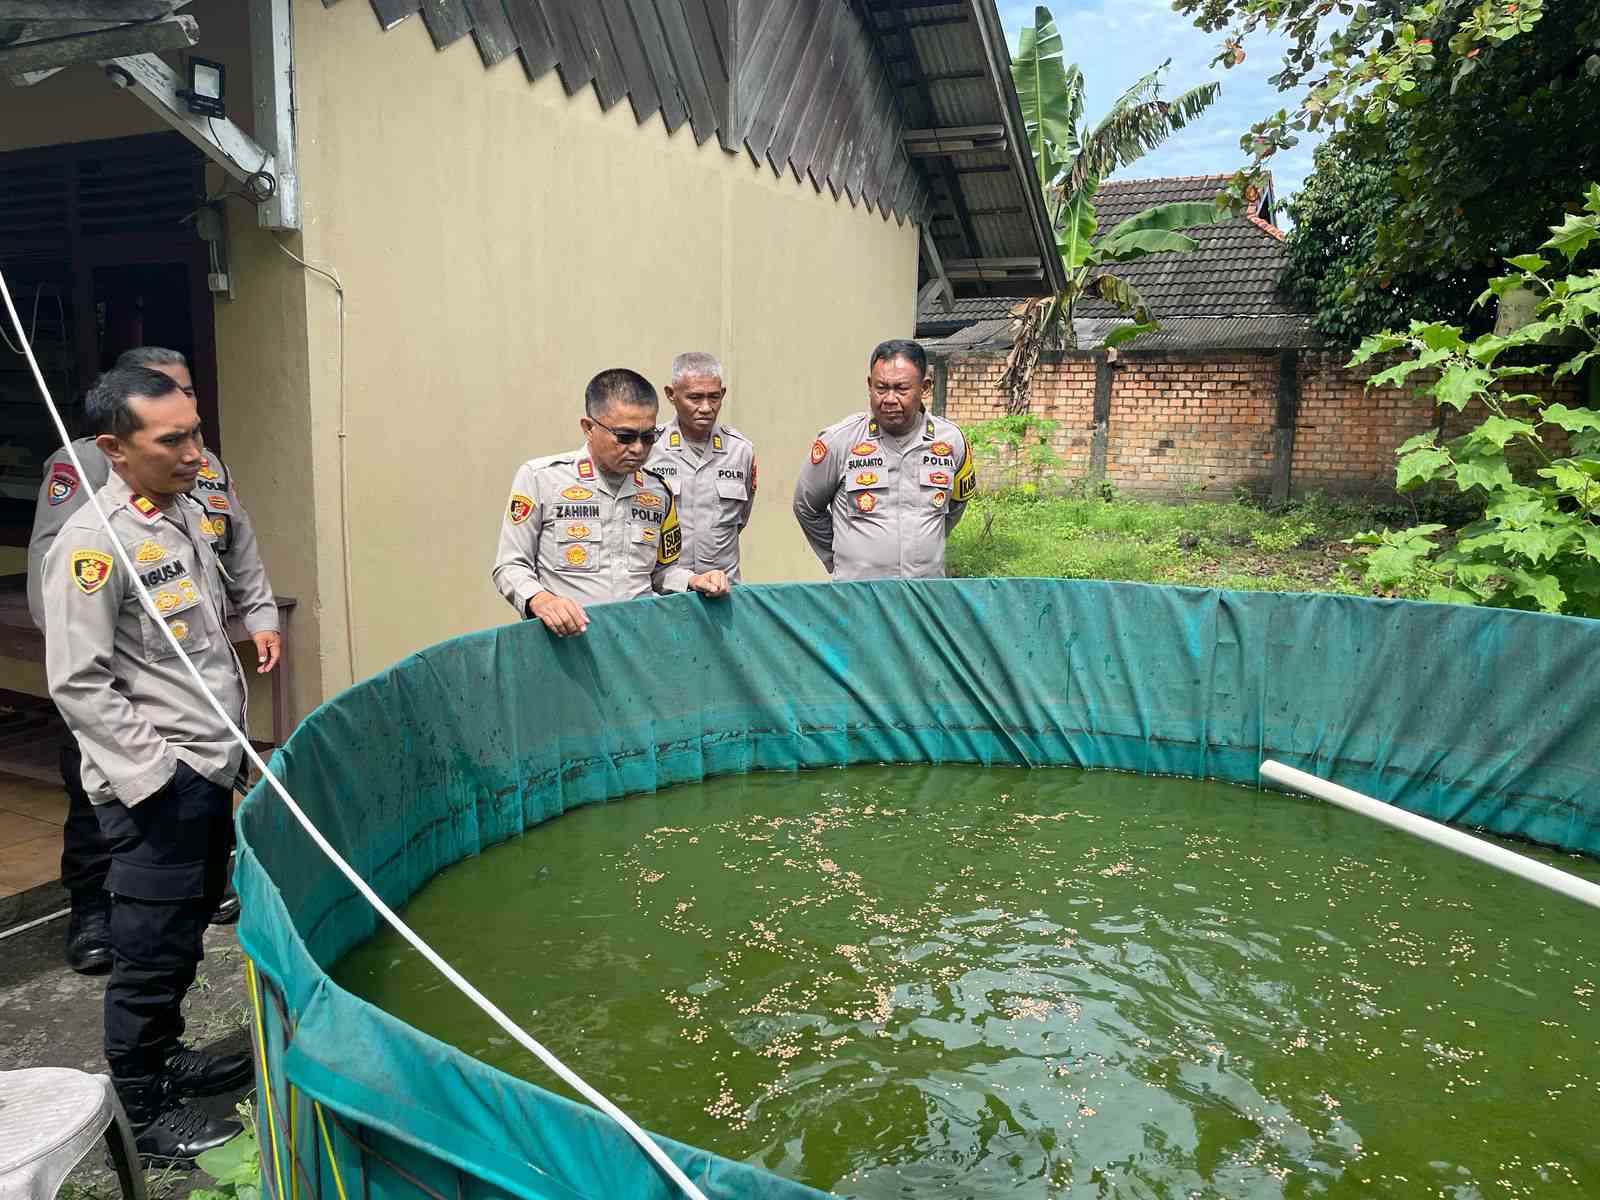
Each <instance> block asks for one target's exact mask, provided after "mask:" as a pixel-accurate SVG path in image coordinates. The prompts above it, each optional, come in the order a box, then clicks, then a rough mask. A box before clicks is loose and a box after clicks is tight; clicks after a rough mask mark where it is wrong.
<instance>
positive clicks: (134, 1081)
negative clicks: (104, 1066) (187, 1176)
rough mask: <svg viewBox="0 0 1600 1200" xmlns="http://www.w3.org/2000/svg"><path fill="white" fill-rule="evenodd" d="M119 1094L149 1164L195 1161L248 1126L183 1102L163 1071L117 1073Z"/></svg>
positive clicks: (161, 1164) (137, 1146) (142, 1156)
mask: <svg viewBox="0 0 1600 1200" xmlns="http://www.w3.org/2000/svg"><path fill="white" fill-rule="evenodd" d="M112 1083H114V1084H115V1085H116V1089H117V1098H118V1099H120V1100H121V1101H122V1107H123V1108H124V1109H125V1110H126V1111H127V1114H128V1124H130V1125H132V1126H133V1143H134V1146H135V1147H136V1148H137V1149H138V1151H139V1156H140V1157H141V1158H143V1159H144V1161H145V1165H147V1166H152V1167H165V1166H171V1165H173V1164H183V1165H189V1164H192V1163H193V1161H194V1160H195V1158H197V1157H198V1156H199V1155H201V1154H204V1153H205V1152H206V1151H207V1150H215V1149H216V1148H217V1147H218V1146H220V1145H222V1144H223V1143H224V1142H227V1141H229V1140H230V1139H232V1138H234V1137H237V1136H238V1135H239V1134H240V1133H241V1132H242V1131H243V1130H244V1126H243V1125H241V1124H239V1122H237V1121H225V1120H222V1119H221V1118H219V1117H213V1116H209V1115H208V1114H206V1113H204V1112H202V1111H201V1110H200V1109H198V1108H192V1107H190V1106H189V1105H187V1104H185V1103H183V1101H181V1100H180V1099H178V1097H177V1096H176V1095H175V1094H173V1091H172V1087H171V1084H170V1083H169V1082H168V1081H167V1080H166V1079H164V1078H163V1077H161V1076H159V1075H145V1076H139V1077H133V1078H128V1077H123V1078H115V1077H113V1079H112Z"/></svg>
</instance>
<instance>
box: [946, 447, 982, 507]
mask: <svg viewBox="0 0 1600 1200" xmlns="http://www.w3.org/2000/svg"><path fill="white" fill-rule="evenodd" d="M977 490H978V473H977V472H976V471H974V470H973V469H972V455H970V454H969V455H967V456H966V457H965V458H964V459H962V460H961V465H960V466H959V467H957V468H956V477H955V480H954V481H953V482H952V484H951V486H950V498H951V499H952V500H954V501H955V502H956V503H957V504H959V503H960V502H961V501H963V500H967V499H970V498H971V496H972V493H973V492H975V491H977Z"/></svg>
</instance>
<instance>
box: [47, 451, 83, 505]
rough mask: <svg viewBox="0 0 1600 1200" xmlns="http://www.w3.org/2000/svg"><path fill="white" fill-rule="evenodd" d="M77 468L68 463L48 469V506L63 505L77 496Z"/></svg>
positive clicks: (60, 463)
mask: <svg viewBox="0 0 1600 1200" xmlns="http://www.w3.org/2000/svg"><path fill="white" fill-rule="evenodd" d="M79 482H80V480H79V479H78V468H76V467H74V466H73V465H72V464H71V463H69V462H59V463H57V464H56V465H55V466H53V467H51V468H50V506H51V507H52V508H54V507H55V506H56V505H57V504H65V503H66V502H67V501H68V500H71V499H72V497H73V496H74V495H76V494H77V491H78V484H79Z"/></svg>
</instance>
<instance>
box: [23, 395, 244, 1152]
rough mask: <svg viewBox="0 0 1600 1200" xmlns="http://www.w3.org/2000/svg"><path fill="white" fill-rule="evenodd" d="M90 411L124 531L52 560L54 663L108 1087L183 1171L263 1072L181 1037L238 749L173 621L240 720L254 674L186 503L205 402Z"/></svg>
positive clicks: (67, 546)
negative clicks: (204, 1100)
mask: <svg viewBox="0 0 1600 1200" xmlns="http://www.w3.org/2000/svg"><path fill="white" fill-rule="evenodd" d="M88 408H89V416H90V422H91V426H92V427H93V428H97V429H100V430H102V431H103V432H102V433H101V434H100V435H99V437H98V438H97V443H98V445H99V447H100V449H101V450H102V451H103V452H104V453H105V456H106V458H107V459H108V460H109V461H110V463H111V469H112V475H111V478H110V480H109V481H108V482H107V483H106V485H105V486H104V487H103V488H101V489H100V491H99V493H98V499H99V502H100V504H101V506H102V508H104V509H105V511H106V513H107V516H108V518H109V520H110V523H111V528H112V531H113V533H111V534H108V533H107V532H106V530H105V527H104V526H103V525H102V524H101V522H100V518H99V517H98V515H97V514H96V513H95V511H94V508H93V507H92V506H91V505H84V506H82V507H81V508H79V510H78V511H77V512H76V513H74V514H73V515H72V516H71V517H70V518H68V520H67V521H66V523H65V524H64V525H63V526H62V527H61V530H60V532H59V533H58V534H57V535H56V539H55V542H54V544H52V545H51V547H50V550H49V552H48V553H47V554H46V555H45V559H44V580H43V585H44V586H43V595H44V613H45V667H46V670H47V672H48V675H49V680H50V696H51V699H53V700H54V701H55V703H56V707H57V708H58V709H60V710H61V715H62V717H63V718H64V719H65V721H66V723H67V728H68V729H69V730H70V731H71V733H72V735H73V736H74V737H75V738H76V739H77V741H78V745H79V747H80V748H81V749H82V751H83V774H82V783H83V789H84V791H85V792H86V793H87V794H88V797H89V799H90V801H91V802H92V803H93V804H94V805H95V815H96V817H97V818H98V819H99V822H100V828H101V830H102V831H103V832H104V834H105V836H106V840H107V842H108V843H109V844H110V850H111V868H110V872H109V874H108V875H107V878H106V890H107V891H108V892H110V893H111V895H112V905H111V945H112V956H113V961H112V968H111V977H110V979H109V980H108V981H107V983H106V993H105V1049H106V1060H107V1062H108V1063H109V1064H110V1066H111V1078H112V1082H113V1083H114V1084H115V1086H116V1090H117V1095H118V1096H119V1098H120V1099H121V1100H122V1104H123V1107H124V1108H125V1109H126V1110H127V1114H128V1118H129V1120H130V1122H131V1123H132V1125H133V1128H134V1134H135V1140H136V1142H137V1145H138V1149H139V1152H140V1153H141V1154H142V1155H144V1156H145V1157H147V1158H149V1159H150V1160H152V1161H154V1162H157V1163H162V1162H175V1161H184V1160H189V1159H192V1158H194V1157H196V1156H197V1155H198V1154H200V1153H202V1152H203V1151H205V1150H208V1149H211V1148H213V1147H215V1146H218V1145H221V1144H222V1143H223V1142H225V1141H227V1140H228V1139H229V1138H230V1137H232V1136H233V1135H234V1134H236V1133H238V1132H239V1129H240V1126H239V1125H238V1124H237V1123H236V1122H233V1121H225V1120H219V1119H217V1118H214V1117H211V1116H209V1115H208V1114H206V1113H205V1112H204V1111H202V1110H200V1109H198V1108H194V1107H190V1106H189V1105H187V1104H185V1103H184V1099H185V1098H186V1097H190V1096H204V1095H212V1094H215V1093H219V1092H224V1091H227V1090H229V1089H230V1088H232V1087H235V1086H237V1085H238V1084H240V1083H242V1082H244V1081H245V1080H246V1079H248V1078H249V1077H250V1074H251V1060H250V1056H249V1055H228V1056H213V1055H208V1054H204V1053H202V1052H200V1051H197V1050H192V1049H190V1048H188V1047H186V1046H185V1045H183V1043H182V1042H181V1041H180V1040H179V1039H180V1038H181V1037H182V1034H183V1030H184V1022H183V1016H182V1011H181V1006H182V1003H183V997H184V994H185V993H186V992H187V991H188V989H189V986H190V984H191V983H193V982H194V976H195V968H196V966H197V964H198V963H199V961H200V959H201V957H202V955H203V949H202V935H203V934H204V933H205V928H206V923H207V921H208V919H209V918H210V916H211V914H212V913H213V912H214V911H215V910H216V906H217V901H218V900H219V899H220V898H221V896H222V890H223V886H224V884H225V882H226V874H227V864H228V851H229V848H230V846H231V844H232V821H233V789H234V786H235V785H236V783H238V781H239V778H240V774H241V758H242V750H241V748H240V746H239V745H238V744H237V743H236V742H235V741H234V740H233V739H232V737H230V735H229V734H228V732H227V729H226V726H225V725H224V723H223V722H222V721H221V720H220V719H219V718H218V717H217V715H216V713H215V712H214V711H213V710H212V708H211V706H210V704H209V703H208V702H207V701H206V700H205V698H204V697H203V696H201V695H200V694H199V692H198V691H197V690H196V688H195V687H194V684H193V682H192V681H191V680H190V678H189V676H188V674H187V672H186V671H185V669H184V666H183V662H182V659H181V658H180V656H179V655H178V654H177V652H176V651H174V650H173V649H172V647H171V646H170V644H169V643H168V641H167V639H166V637H165V632H164V630H163V626H164V627H165V631H170V633H171V634H172V636H173V638H175V639H176V640H177V642H178V644H179V645H180V646H181V647H182V648H183V649H184V650H185V651H186V652H187V654H188V655H189V657H190V659H191V660H192V661H193V662H194V664H195V666H196V667H197V668H198V670H199V672H200V675H201V678H202V679H204V681H205V683H206V686H207V688H208V690H209V691H210V692H211V693H212V694H213V695H215V696H216V697H217V699H218V701H219V702H220V703H221V705H222V707H223V709H224V711H225V712H227V713H228V715H229V716H230V717H231V718H233V719H234V720H235V721H236V722H237V723H238V724H239V725H240V726H243V724H244V719H245V681H244V672H243V668H242V667H241V666H240V665H239V660H238V658H237V657H236V656H235V655H234V653H233V647H232V646H230V645H229V644H228V636H227V632H226V617H225V612H224V609H225V606H226V603H227V599H226V597H227V588H226V583H225V581H224V579H223V574H222V567H221V564H220V562H219V561H218V558H217V555H216V552H215V550H213V549H212V545H211V535H210V533H208V532H207V530H206V529H205V528H204V527H203V526H202V521H204V520H206V518H207V513H208V511H210V509H209V508H208V507H206V506H203V505H202V504H201V503H199V502H197V500H196V499H195V498H194V497H193V496H192V495H191V494H190V493H191V492H192V491H193V490H194V487H195V483H196V481H197V480H198V479H199V477H200V472H201V470H202V469H203V465H204V464H205V462H206V461H207V456H206V451H205V445H204V442H203V440H202V436H201V429H200V418H199V415H198V412H197V410H196V408H195V403H194V400H193V398H192V397H190V396H188V395H186V394H185V393H184V392H183V390H182V389H180V388H179V387H178V385H177V384H176V383H175V382H173V380H172V379H171V378H169V377H168V376H166V375H164V374H161V373H159V372H157V371H152V370H150V369H148V368H145V367H126V368H114V369H113V370H111V371H108V372H107V373H106V374H105V375H104V376H102V377H101V379H100V381H99V382H98V383H96V384H95V386H94V388H93V389H92V390H91V391H90V393H89V399H88ZM113 536H114V537H115V539H116V542H115V543H114V542H113V540H112V538H113ZM116 543H120V544H121V545H122V546H123V547H125V548H126V550H127V554H128V557H129V558H130V559H131V560H132V562H133V564H134V569H135V570H136V571H138V573H139V575H140V577H141V579H142V580H143V582H144V584H145V586H146V587H147V588H148V589H149V591H150V593H151V595H152V600H153V604H154V608H155V610H156V615H154V616H152V615H151V614H150V613H149V612H148V611H147V610H146V609H145V608H144V606H143V604H142V603H141V601H140V597H139V594H138V592H137V590H136V589H135V585H134V581H133V579H132V578H131V577H130V574H129V571H128V568H127V567H126V566H125V565H124V564H123V562H122V561H121V560H120V559H119V558H118V557H117V553H116Z"/></svg>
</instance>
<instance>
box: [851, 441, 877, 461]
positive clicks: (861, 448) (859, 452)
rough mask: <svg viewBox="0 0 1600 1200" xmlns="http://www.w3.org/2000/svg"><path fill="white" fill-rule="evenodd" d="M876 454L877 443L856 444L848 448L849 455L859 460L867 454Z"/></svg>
mask: <svg viewBox="0 0 1600 1200" xmlns="http://www.w3.org/2000/svg"><path fill="white" fill-rule="evenodd" d="M877 452H878V443H877V442H857V443H856V444H855V445H854V446H851V447H850V453H851V454H852V455H853V456H854V457H856V458H861V457H862V456H864V455H867V454H876V453H877Z"/></svg>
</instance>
